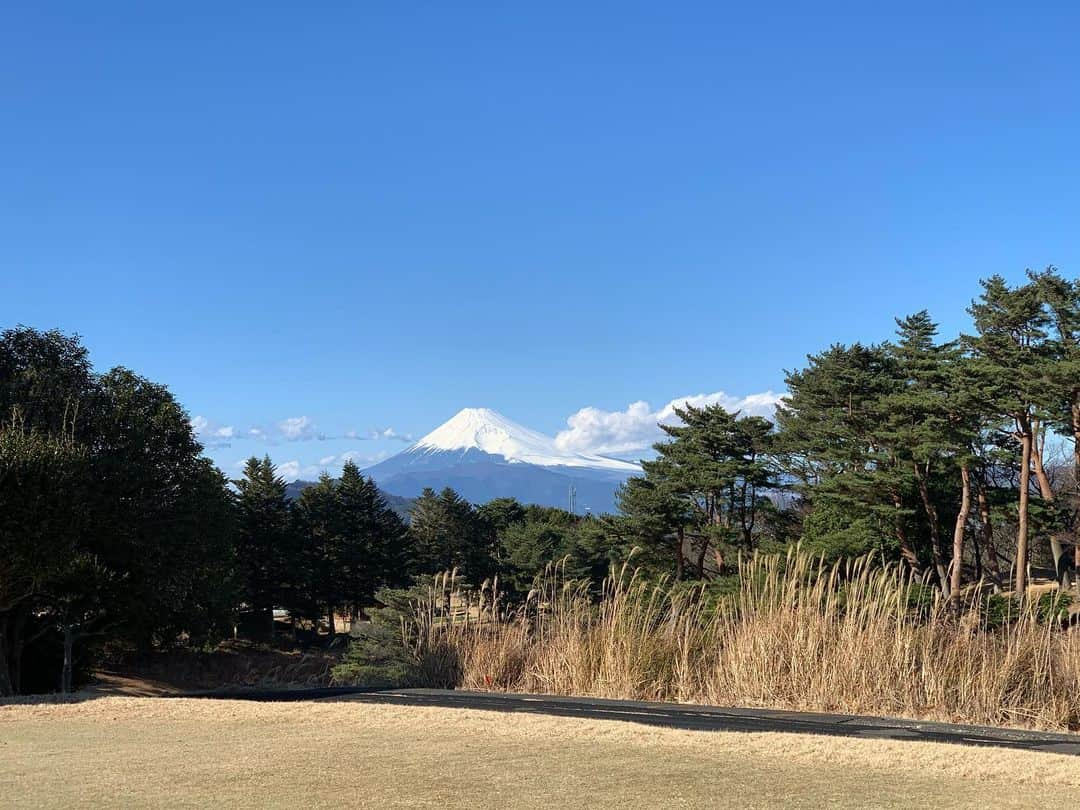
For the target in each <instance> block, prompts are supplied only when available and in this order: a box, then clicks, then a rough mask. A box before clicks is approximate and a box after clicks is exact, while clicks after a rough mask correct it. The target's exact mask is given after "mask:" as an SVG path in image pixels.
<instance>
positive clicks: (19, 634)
mask: <svg viewBox="0 0 1080 810" xmlns="http://www.w3.org/2000/svg"><path fill="white" fill-rule="evenodd" d="M28 613H29V611H28V610H27V607H26V603H25V602H23V603H21V604H19V605H18V606H17V607H16V608H15V611H14V612H13V613H12V626H11V629H10V630H9V633H10V639H11V642H10V643H11V647H10V654H9V657H8V672H9V674H10V676H11V690H12V693H13V694H16V695H19V694H22V658H23V648H24V647H25V646H26V638H25V631H26V617H27V614H28Z"/></svg>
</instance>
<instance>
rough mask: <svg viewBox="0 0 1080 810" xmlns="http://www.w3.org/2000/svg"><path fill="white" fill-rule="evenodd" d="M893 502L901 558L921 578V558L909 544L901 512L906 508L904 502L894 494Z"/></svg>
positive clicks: (897, 494)
mask: <svg viewBox="0 0 1080 810" xmlns="http://www.w3.org/2000/svg"><path fill="white" fill-rule="evenodd" d="M892 502H893V506H894V507H896V523H895V525H894V527H893V530H894V532H895V534H896V542H897V543H899V545H900V556H901V557H902V558H903V560H904V562H906V563H907V564H908V567H909V568H910V569H911V573H912V574H914V575H915V576H916V577H921V576H922V566H921V565H920V564H919V556H918V555H917V554H916V553H915V549H913V548H912V547H911V543H909V542H908V537H907V532H905V531H904V519H903V516H902V515H901V514H900V511H901V510H902V509H903V508H904V502H903V501H902V500H901V499H900V494H899V493H897V492H893V493H892Z"/></svg>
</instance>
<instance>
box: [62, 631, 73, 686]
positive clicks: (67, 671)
mask: <svg viewBox="0 0 1080 810" xmlns="http://www.w3.org/2000/svg"><path fill="white" fill-rule="evenodd" d="M74 647H75V633H74V632H73V631H72V629H71V625H70V624H65V625H64V668H63V670H62V671H61V673H60V691H61V692H63V693H64V694H65V695H66V694H68V693H69V692H70V691H71V680H72V678H71V672H72V652H73V648H74Z"/></svg>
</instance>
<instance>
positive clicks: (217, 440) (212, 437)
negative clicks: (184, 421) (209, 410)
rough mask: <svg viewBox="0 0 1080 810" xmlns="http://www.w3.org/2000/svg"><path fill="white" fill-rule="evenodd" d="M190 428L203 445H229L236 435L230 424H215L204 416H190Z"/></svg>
mask: <svg viewBox="0 0 1080 810" xmlns="http://www.w3.org/2000/svg"><path fill="white" fill-rule="evenodd" d="M191 429H192V430H193V431H195V435H196V436H198V438H199V441H200V442H202V444H203V446H204V447H230V446H231V442H232V439H233V438H235V436H236V430H235V429H234V428H233V426H232V425H216V424H214V423H213V422H211V421H210V420H209V419H207V418H206V417H205V416H195V417H192V419H191Z"/></svg>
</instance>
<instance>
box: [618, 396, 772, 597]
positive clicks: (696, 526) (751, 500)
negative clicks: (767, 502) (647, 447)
mask: <svg viewBox="0 0 1080 810" xmlns="http://www.w3.org/2000/svg"><path fill="white" fill-rule="evenodd" d="M675 413H676V415H677V416H678V417H679V419H680V420H681V424H679V425H663V424H662V425H661V426H660V427H661V429H662V430H663V431H664V432H665V433H666V434H667V435H668V436H669V437H670V439H671V440H670V441H667V442H660V443H658V444H656V445H654V447H655V449H656V451H657V454H658V455H657V458H656V459H654V460H652V461H644V462H642V468H643V469H644V471H645V478H646V479H647V480H649V481H651V482H653V485H654V487H655V489H654V493H653V494H654V495H655V500H654V504H653V507H654V508H656V509H658V510H663V511H673V510H671V509H670V506H671V505H670V504H668V503H667V502H666V499H668V498H676V499H678V500H680V501H681V502H682V503H683V504H684V505H685V507H686V508H687V510H688V511H687V512H686V513H685V514H687V515H688V517H689V519H688V520H686V521H685V522H684V523H681V524H679V525H673V526H671V527H670V531H671V532H673V533H675V534H676V536H677V537H679V536H680V535H681V536H682V537H683V538H685V539H688V540H690V541H692V544H693V546H694V549H695V567H696V570H697V575H698V576H705V570H706V569H705V559H706V557H707V555H708V552H709V550H710V549H711V550H713V552H714V554H715V556H716V563H717V566H718V567H720V568H722V567H723V566H724V557H723V551H724V549H725V548H727V547H731V546H734V547H740V548H742V549H745V550H750V549H752V548H753V547H754V544H755V528H756V526H757V516H758V511H759V508H760V505H761V503H760V501H761V498H762V497H763V496H764V495H765V494H766V493H767V492H769V491H770V490H776V489H778V488H779V480H778V478H777V475H776V471H775V469H774V466H773V464H772V462H771V458H770V456H769V454H770V451H771V447H772V435H771V431H772V423H771V422H769V421H768V420H766V419H762V418H761V417H756V416H740V415H739V414H738V413H733V412H730V411H727V410H725V409H724V408H723V407H722V406H720V405H709V406H706V407H704V408H695V407H692V406H689V405H688V406H686V407H684V408H676V409H675ZM633 486H634V489H631V490H627V492H626V495H627V497H628V500H627V504H626V506H627V508H628V509H629V510H631V511H635V510H636V511H637V512H638V517H639V519H644V517H645V516H644V514H642V513H641V508H643V507H645V504H635V503H633V502H632V499H638V500H639V501H640V500H642V499H644V498H645V490H642V489H640V488H639V487H640V485H633ZM658 514H659V513H657V515H658ZM639 528H642V529H644V528H646V526H645V525H644V524H643V523H639ZM677 542H678V543H679V547H680V549H681V547H682V540H678V541H677ZM680 555H681V551H680Z"/></svg>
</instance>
